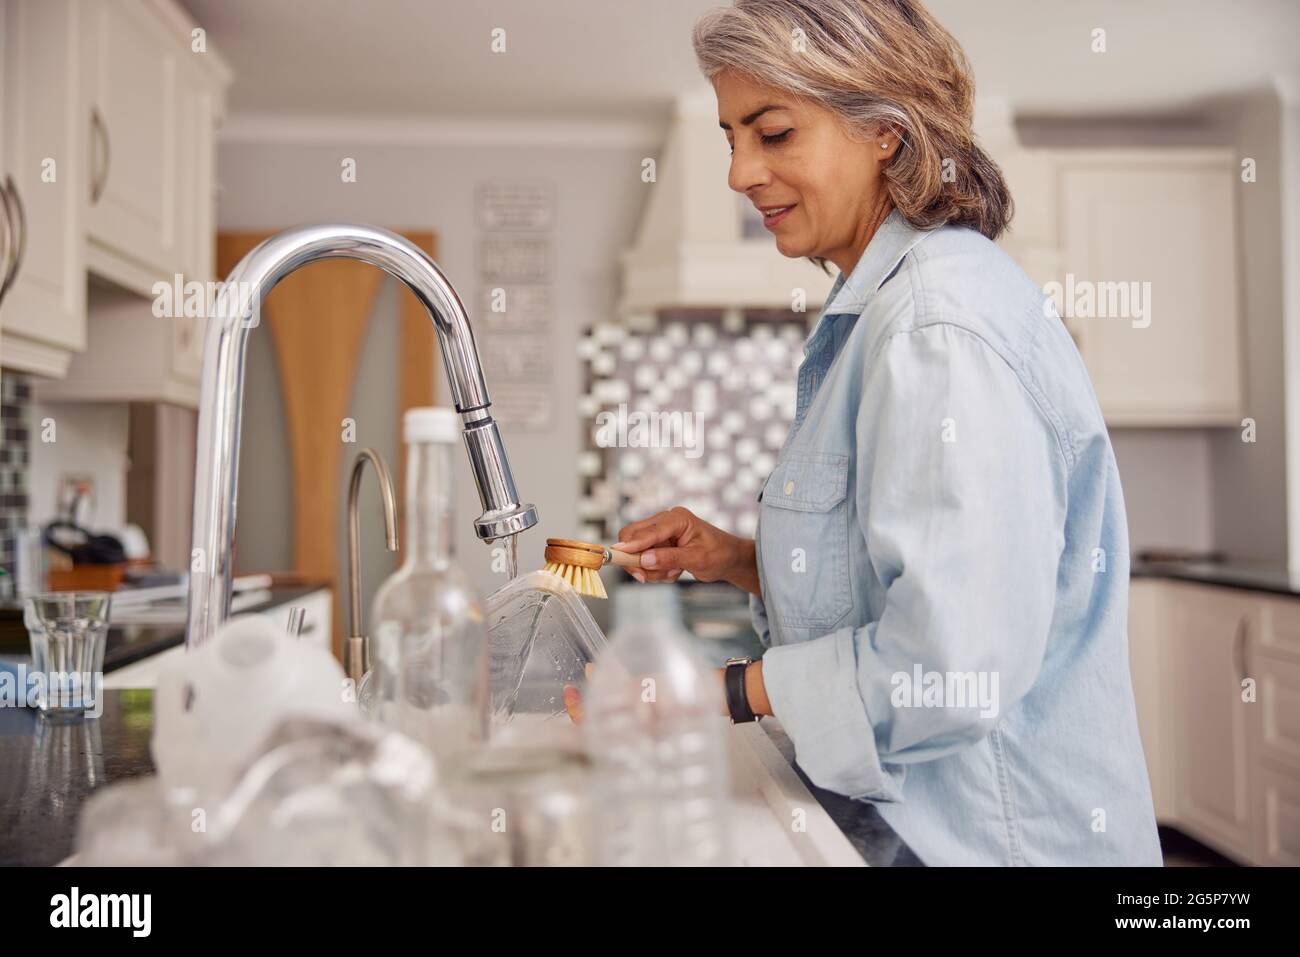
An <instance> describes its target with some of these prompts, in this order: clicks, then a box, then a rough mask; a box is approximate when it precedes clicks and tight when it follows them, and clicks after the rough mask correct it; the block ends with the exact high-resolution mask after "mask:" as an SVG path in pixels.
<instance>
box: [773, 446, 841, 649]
mask: <svg viewBox="0 0 1300 957" xmlns="http://www.w3.org/2000/svg"><path fill="white" fill-rule="evenodd" d="M848 481H849V459H848V456H846V455H831V454H826V453H821V452H799V451H792V452H790V453H788V454H787V456H786V457H785V458H784V459H783V460H782V461H781V462H780V463H779V464H778V465H777V467H776V468H775V469H774V470H773V471H772V474H771V475H770V476H769V477H768V480H767V484H766V485H765V486H764V488H763V494H762V498H761V499H760V505H759V549H760V553H761V555H762V561H763V602H764V604H765V605H766V606H767V611H768V614H769V615H772V614H775V615H776V617H777V619H778V620H779V621H780V623H781V624H782V625H784V626H788V627H790V628H796V629H799V628H805V629H822V630H830V629H831V628H833V627H834V626H835V625H836V624H837V623H838V622H839V621H840V620H841V619H842V618H843V617H844V616H845V615H846V614H847V613H848V612H849V611H850V610H851V609H852V608H853V595H852V592H851V591H850V587H849V571H850V569H849V518H850V513H849V505H848V502H847V500H846V499H847V493H848Z"/></svg>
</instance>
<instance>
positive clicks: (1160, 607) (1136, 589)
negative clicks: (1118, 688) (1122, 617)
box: [1128, 578, 1178, 823]
mask: <svg viewBox="0 0 1300 957" xmlns="http://www.w3.org/2000/svg"><path fill="white" fill-rule="evenodd" d="M1166 591H1167V589H1166V587H1165V584H1164V582H1161V581H1159V580H1157V579H1149V578H1148V579H1143V578H1139V579H1134V580H1133V582H1132V584H1131V585H1130V587H1129V599H1128V609H1129V627H1128V647H1129V674H1130V675H1131V677H1132V681H1133V701H1134V704H1135V705H1136V707H1137V719H1138V731H1139V733H1140V734H1141V737H1142V753H1143V755H1144V756H1145V757H1146V764H1147V777H1148V778H1149V779H1150V781H1151V801H1152V803H1153V804H1154V805H1155V812H1156V820H1158V821H1160V822H1162V823H1163V822H1170V821H1173V820H1174V819H1175V818H1176V817H1177V813H1178V812H1177V806H1176V804H1175V797H1176V795H1177V790H1176V789H1175V787H1174V781H1173V773H1174V766H1173V761H1172V754H1173V741H1174V733H1173V728H1172V727H1171V726H1170V722H1169V720H1168V715H1167V714H1166V712H1167V710H1168V708H1167V707H1166V705H1167V702H1166V700H1165V690H1164V687H1163V684H1164V682H1163V681H1162V676H1163V675H1164V673H1165V669H1166V667H1167V663H1166V661H1165V641H1164V630H1163V625H1164V622H1165V616H1166V615H1167V614H1168V612H1167V610H1166V601H1165V599H1166V597H1167V596H1166Z"/></svg>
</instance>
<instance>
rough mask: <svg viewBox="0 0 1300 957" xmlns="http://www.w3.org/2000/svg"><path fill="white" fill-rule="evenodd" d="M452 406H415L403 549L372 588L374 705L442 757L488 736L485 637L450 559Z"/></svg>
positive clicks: (455, 426) (410, 417)
mask: <svg viewBox="0 0 1300 957" xmlns="http://www.w3.org/2000/svg"><path fill="white" fill-rule="evenodd" d="M460 431H461V430H460V420H459V417H458V416H457V415H456V413H454V412H453V411H452V410H450V409H444V408H425V409H411V410H409V411H408V412H407V413H406V416H405V418H404V420H403V433H404V438H405V440H406V445H407V451H406V537H405V538H404V539H403V540H402V547H403V548H404V550H405V559H404V561H403V563H402V567H401V568H399V569H398V570H397V571H396V572H394V573H393V574H392V575H391V576H390V577H389V578H388V579H387V580H386V581H384V583H383V584H382V585H380V586H379V590H378V591H377V592H376V593H375V601H374V608H373V612H372V616H371V621H372V622H374V628H373V638H372V642H373V644H372V648H371V659H372V669H373V672H374V673H373V675H372V681H371V682H370V684H371V685H372V687H373V694H374V700H373V702H372V706H371V713H372V714H373V715H374V716H375V717H377V718H378V719H379V720H380V721H383V722H384V723H387V724H391V725H393V726H394V727H397V728H398V729H400V730H401V731H403V732H405V733H406V734H408V735H410V736H411V737H413V738H415V739H416V740H417V741H420V742H422V743H424V744H425V745H427V746H428V747H429V749H430V750H431V751H432V752H433V754H434V756H435V757H436V758H437V759H438V760H439V762H440V763H444V764H445V763H447V762H455V761H457V760H458V759H459V758H460V757H462V756H463V755H464V753H465V752H466V751H471V750H473V749H475V748H477V747H478V746H479V745H481V744H482V743H483V741H484V740H485V739H486V737H487V729H488V707H489V693H488V660H489V659H488V637H487V628H486V624H485V621H484V616H483V609H482V606H481V604H480V603H479V600H478V596H477V594H476V593H475V591H474V588H473V587H472V586H471V585H470V583H469V580H468V579H467V578H466V577H465V574H464V573H463V572H462V571H461V570H460V567H459V566H458V565H456V563H455V562H453V561H452V547H451V518H452V481H451V447H452V446H453V445H458V444H460Z"/></svg>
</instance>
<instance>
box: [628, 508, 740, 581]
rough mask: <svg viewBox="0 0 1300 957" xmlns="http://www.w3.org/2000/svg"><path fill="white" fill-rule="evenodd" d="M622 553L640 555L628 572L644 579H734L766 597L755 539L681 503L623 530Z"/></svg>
mask: <svg viewBox="0 0 1300 957" xmlns="http://www.w3.org/2000/svg"><path fill="white" fill-rule="evenodd" d="M618 537H619V543H618V544H617V545H615V546H614V547H615V548H618V549H620V550H622V551H625V552H629V553H632V554H638V553H639V554H640V556H641V567H640V568H629V569H628V573H629V574H630V575H631V576H632V577H633V578H635V579H636V580H637V581H639V582H648V581H653V582H658V581H669V582H672V581H676V580H677V579H678V577H679V576H680V575H681V573H682V572H683V571H688V572H690V573H691V574H692V575H694V576H695V577H696V578H698V579H699V580H700V581H703V582H715V581H725V582H730V583H731V584H733V585H735V586H736V587H737V588H742V589H744V590H745V591H747V592H749V593H750V594H753V595H762V587H761V586H760V585H759V582H758V563H757V561H756V560H755V557H754V540H753V539H752V538H742V537H740V536H739V535H732V534H730V533H728V532H724V531H723V530H722V529H720V528H718V527H716V526H714V525H710V524H709V523H708V522H706V521H703V520H702V519H700V518H698V517H696V516H695V515H694V514H693V513H691V512H690V511H688V510H687V509H684V508H681V507H678V508H672V509H669V510H668V511H666V512H660V513H659V514H658V515H652V516H650V517H649V518H647V519H642V520H641V521H639V522H633V523H632V524H631V525H628V526H626V527H625V528H624V529H623V530H622V531H621V532H619V533H618Z"/></svg>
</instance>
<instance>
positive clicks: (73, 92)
mask: <svg viewBox="0 0 1300 957" xmlns="http://www.w3.org/2000/svg"><path fill="white" fill-rule="evenodd" d="M85 9H86V8H85V6H84V5H83V3H82V2H80V0H0V63H2V66H0V76H2V77H3V84H0V86H2V87H3V90H4V95H3V97H0V253H3V255H0V290H2V291H0V329H2V331H0V363H3V365H4V366H5V367H7V368H11V369H18V370H22V371H25V372H34V373H37V374H40V375H49V376H61V375H64V374H65V373H66V370H67V366H68V360H69V357H70V355H71V353H72V352H74V351H76V350H79V349H82V348H84V347H85V341H86V272H85V252H84V250H85V238H84V235H85V234H84V228H83V209H84V204H83V202H82V183H83V177H84V175H85V162H84V160H85V148H84V147H85V139H84V136H83V129H82V124H81V111H80V103H81V62H80V59H79V57H78V56H77V45H78V38H79V32H80V29H81V26H82V23H81V21H82V19H83V18H84V16H85Z"/></svg>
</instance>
